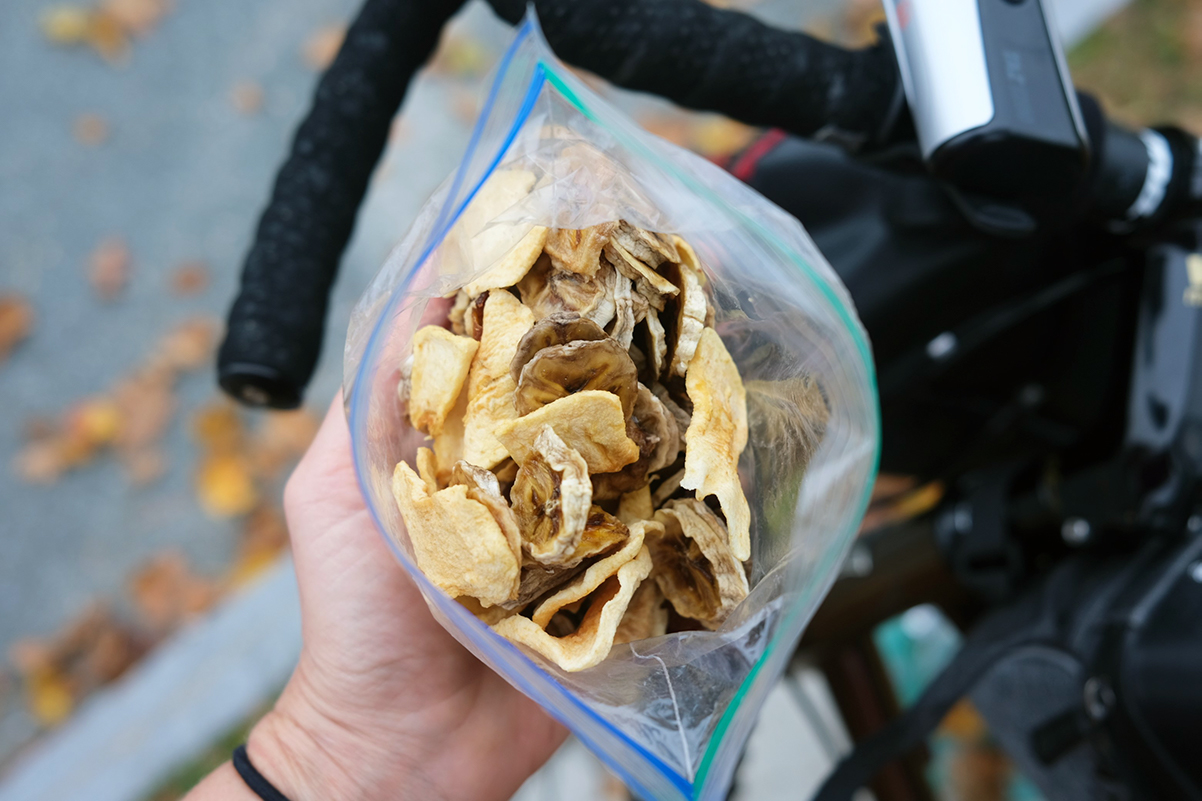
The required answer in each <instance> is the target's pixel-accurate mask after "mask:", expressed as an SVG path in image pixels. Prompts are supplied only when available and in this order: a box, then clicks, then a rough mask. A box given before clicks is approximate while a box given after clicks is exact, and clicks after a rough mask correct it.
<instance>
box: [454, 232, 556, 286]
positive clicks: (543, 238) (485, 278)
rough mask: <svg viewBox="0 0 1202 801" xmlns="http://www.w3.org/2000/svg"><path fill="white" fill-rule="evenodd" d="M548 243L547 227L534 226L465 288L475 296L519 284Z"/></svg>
mask: <svg viewBox="0 0 1202 801" xmlns="http://www.w3.org/2000/svg"><path fill="white" fill-rule="evenodd" d="M546 244H547V229H546V228H544V227H543V226H541V225H536V226H534V227H533V228H531V229H530V230H529V231H528V232H527V233H526V234H525V236H523V237H522V238H521V239H519V240H518V242H517V244H516V245H514V246H513V247H512V248H510V250H509V252H507V253H506V254H505V255H504V256H503V257H501V259H500V260H499V261H498V262H497V263H496V264H494V265H493V266H492V267H489V268H488V270H486V271H485V272H484V273H483V274H482V275H479V276H477V277H476V278H473V279H472V280H471V281H469V282H468V283H467V285H466V286H464V287H463V290H464V291H465V292H466V293H467V294H468V295H469V296H470V297H473V298H474V297H476V296H477V295H479V294H481V293H482V292H486V291H488V290H490V289H501V288H503V287H510V286H513V285H515V284H517V283H518V282H519V281H521V280H522V279H523V278H525V277H526V273H528V272H530V268H531V267H533V266H534V262H535V261H537V260H538V257H539V256H540V255H542V252H543V247H544V246H545V245H546Z"/></svg>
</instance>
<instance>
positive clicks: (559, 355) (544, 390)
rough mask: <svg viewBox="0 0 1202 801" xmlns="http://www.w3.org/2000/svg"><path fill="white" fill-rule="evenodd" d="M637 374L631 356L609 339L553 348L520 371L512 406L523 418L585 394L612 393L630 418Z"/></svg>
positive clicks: (545, 351)
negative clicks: (588, 391)
mask: <svg viewBox="0 0 1202 801" xmlns="http://www.w3.org/2000/svg"><path fill="white" fill-rule="evenodd" d="M638 381H639V376H638V370H636V369H635V366H634V362H633V361H631V360H630V355H629V354H628V353H627V352H626V350H625V349H624V348H622V347H621V345H619V344H618V343H617V342H615V341H614V340H612V339H609V338H608V337H607V338H605V339H600V340H594V341H587V340H585V341H577V342H569V343H568V344H566V345H552V346H551V347H548V348H543V349H542V350H540V351H538V353H536V354H534V357H533V358H532V359H530V361H529V362H527V363H526V366H525V367H523V368H522V374H521V378H520V379H519V380H518V385H517V391H516V393H515V394H514V396H513V404H514V406H515V407H516V408H517V412H518V415H519V416H520V415H526V414H530V412H533V411H534V410H535V409H541V408H542V407H543V406H546V405H547V404H548V403H551V402H553V401H557V400H559V399H560V398H563V397H567V396H568V395H571V394H573V393H576V392H581V391H584V390H603V391H605V392H612V393H613V394H615V395H617V396H618V400H620V401H621V402H622V414H623V415H625V416H627V417H629V416H630V413H631V412H632V411H633V410H634V405H635V398H636V396H637V394H638Z"/></svg>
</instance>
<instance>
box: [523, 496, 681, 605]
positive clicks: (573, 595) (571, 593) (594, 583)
mask: <svg viewBox="0 0 1202 801" xmlns="http://www.w3.org/2000/svg"><path fill="white" fill-rule="evenodd" d="M649 528H650V529H651V530H654V531H662V529H663V526H661V525H660V524H659V523H654V522H651V521H647V520H640V521H639V522H637V523H635V524H634V525H632V526H631V527H630V535H629V536H628V537H627V539H626V543H625V544H624V545H623V546H622V547H621V548H619V549H618V550H617V551H615V552H614V553H612V554H610V555H609V556H606V557H605V558H603V559H600V560H599V561H597V562H595V563H594V564H592V565H589V567H588V569H587V570H585V571H584V574H583V575H581V576H580V577H579V578H577V579H575V580H574V581H572V583H571V584H569V585H567V586H566V587H564V588H563V589H561V590H560V591H559V592H557V593H555V594H554V595H552V596H551V597H549V598H547V599H546V600H545V601H543V602H542V603H540V604H539V605H538V607H537V608H536V609H535V610H534V614H533V615H531V618H530V619H531V620H533V621H534V624H535V625H536V626H539V627H540V628H546V627H547V624H548V623H549V622H551V618H552V617H553V616H554V615H555V613H556V612H558V611H559V610H560V609H563V608H564V607H565V606H567V605H569V604H573V603H576V602H577V601H582V600H584V598H585V596H587V595H589V594H590V593H592V592H593V590H595V589H597V588H598V587H600V586H601V585H602V584H603V583H604V582H605V580H606V579H608V578H610V577H611V576H613V575H614V574H616V573H617V572H618V570H619V569H621V567H622V566H623V565H625V564H626V563H627V562H630V561H633V560H634V559H635V558H637V557H638V555H639V552H640V551H642V550H643V540H644V539H645V537H646V535H647V531H648V529H649Z"/></svg>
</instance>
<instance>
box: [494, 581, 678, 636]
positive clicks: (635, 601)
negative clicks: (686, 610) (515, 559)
mask: <svg viewBox="0 0 1202 801" xmlns="http://www.w3.org/2000/svg"><path fill="white" fill-rule="evenodd" d="M494 608H495V607H494ZM667 633H668V607H667V606H666V605H665V604H664V594H663V592H661V591H660V588H659V585H658V584H656V583H655V582H654V581H644V582H643V583H642V584H640V585H639V588H638V589H637V590H635V591H634V597H633V598H631V599H630V605H629V606H627V607H626V614H625V615H623V616H622V622H621V623H620V624H618V631H617V633H616V634H614V645H619V644H621V643H624V642H638V641H639V640H649V639H651V638H652V637H662V636H663V635H665V634H667Z"/></svg>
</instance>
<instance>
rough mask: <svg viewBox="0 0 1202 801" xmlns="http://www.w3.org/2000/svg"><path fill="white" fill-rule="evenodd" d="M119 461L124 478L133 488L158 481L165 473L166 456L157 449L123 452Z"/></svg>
mask: <svg viewBox="0 0 1202 801" xmlns="http://www.w3.org/2000/svg"><path fill="white" fill-rule="evenodd" d="M120 459H121V465H122V466H123V467H124V468H125V477H126V478H128V479H129V483H131V484H133V485H134V486H135V487H144V486H146V485H147V484H151V483H153V482H155V481H158V480H159V479H160V478H162V477H163V475H164V474H165V473H166V472H167V456H166V455H165V454H164V453H163V452H162V451H161V450H159V449H157V448H149V447H147V448H138V449H132V450H124V451H122V452H121V455H120Z"/></svg>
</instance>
